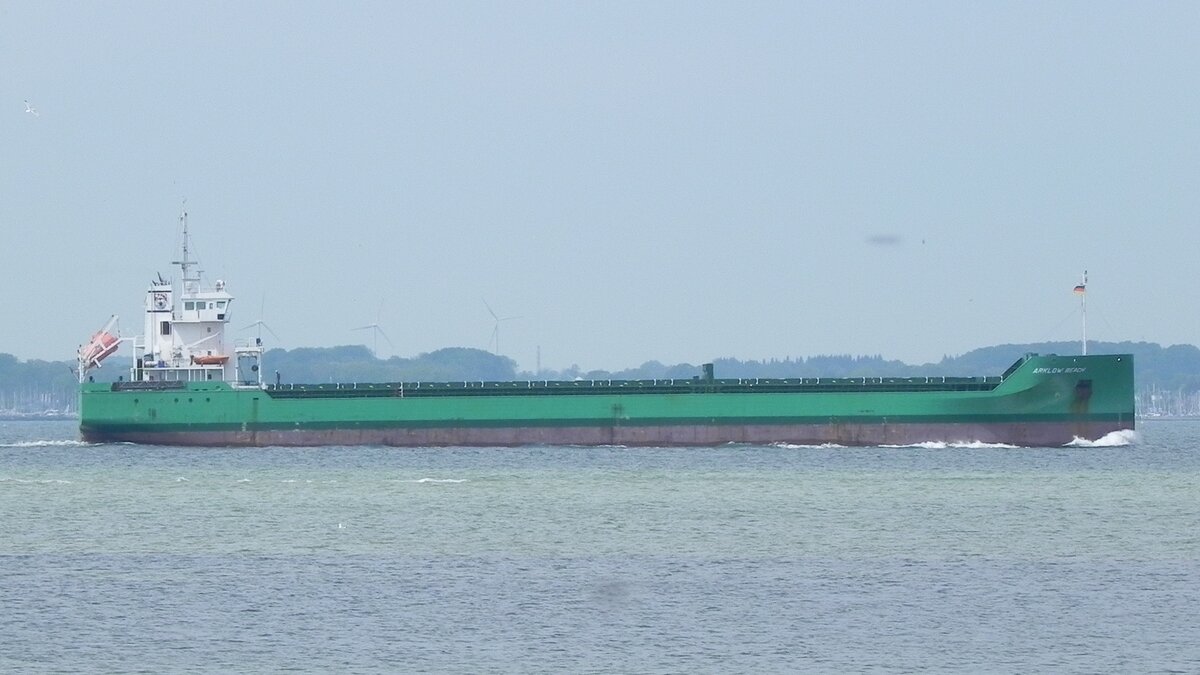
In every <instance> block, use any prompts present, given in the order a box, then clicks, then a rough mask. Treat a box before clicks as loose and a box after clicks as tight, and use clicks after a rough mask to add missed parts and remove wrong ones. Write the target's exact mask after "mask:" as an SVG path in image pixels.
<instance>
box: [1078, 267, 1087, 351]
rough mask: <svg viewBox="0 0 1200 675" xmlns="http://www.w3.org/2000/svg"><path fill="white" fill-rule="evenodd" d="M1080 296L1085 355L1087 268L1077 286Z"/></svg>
mask: <svg viewBox="0 0 1200 675" xmlns="http://www.w3.org/2000/svg"><path fill="white" fill-rule="evenodd" d="M1075 293H1076V295H1078V296H1079V309H1080V314H1081V315H1082V317H1083V355H1084V356H1087V270H1084V271H1083V280H1082V281H1080V282H1079V285H1078V286H1076V287H1075Z"/></svg>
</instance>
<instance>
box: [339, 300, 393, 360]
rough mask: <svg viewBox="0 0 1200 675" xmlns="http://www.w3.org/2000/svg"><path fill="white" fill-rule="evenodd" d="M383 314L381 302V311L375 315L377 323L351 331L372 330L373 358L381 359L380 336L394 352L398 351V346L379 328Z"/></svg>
mask: <svg viewBox="0 0 1200 675" xmlns="http://www.w3.org/2000/svg"><path fill="white" fill-rule="evenodd" d="M382 312H383V303H382V302H381V303H379V311H378V312H376V313H375V323H369V324H367V325H365V326H359V327H358V328H351V329H350V330H370V331H371V332H372V333H373V334H374V336H373V344H374V345H375V346H374V347H373V348H372V349H371V356H374V357H375V358H379V336H380V335H382V336H383V339H384V341H386V342H387V343H388V346H389V347H391V348H392V351H396V346H395V345H393V344H392V341H391V339H389V338H388V336H387V333H385V332H383V329H382V328H380V327H379V317H380V315H381V314H382Z"/></svg>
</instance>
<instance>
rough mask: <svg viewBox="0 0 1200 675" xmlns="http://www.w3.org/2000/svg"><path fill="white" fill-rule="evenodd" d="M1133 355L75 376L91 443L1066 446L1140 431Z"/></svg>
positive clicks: (83, 428)
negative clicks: (220, 378)
mask: <svg viewBox="0 0 1200 675" xmlns="http://www.w3.org/2000/svg"><path fill="white" fill-rule="evenodd" d="M1133 399H1134V395H1133V359H1132V357H1131V356H1129V355H1112V356H1074V357H1070V356H1032V357H1027V358H1024V359H1022V360H1021V361H1019V362H1018V363H1017V364H1014V366H1013V368H1010V369H1009V371H1008V372H1006V373H1005V374H1004V375H1003V376H997V377H986V378H941V379H940V380H939V379H938V378H903V379H894V378H893V379H881V378H868V379H862V378H858V379H819V380H818V379H811V380H810V379H804V380H757V379H756V380H686V381H636V382H625V381H605V382H590V383H589V382H544V383H538V382H495V383H484V382H480V383H408V384H394V385H310V386H301V385H296V386H289V385H284V386H282V387H272V388H266V389H262V388H257V387H250V388H245V387H242V388H239V387H234V386H231V385H229V384H227V383H224V382H187V383H184V382H177V383H164V382H158V383H154V382H151V383H140V382H139V383H118V384H114V385H108V384H96V383H85V384H84V385H83V389H82V392H81V402H80V410H81V417H80V432H81V436H82V437H83V439H84V440H86V441H89V442H132V443H149V444H165V445H193V446H327V445H385V446H414V447H418V446H516V445H620V446H713V445H721V444H726V443H749V444H769V443H781V444H797V445H821V444H836V445H846V446H867V445H909V444H915V443H922V442H945V443H971V442H981V443H1003V444H1010V445H1020V446H1061V445H1064V444H1066V443H1070V442H1071V441H1073V440H1074V439H1076V438H1080V439H1089V440H1095V439H1099V438H1101V437H1103V436H1105V435H1106V434H1109V433H1111V432H1114V431H1121V430H1130V429H1133V428H1134V405H1133Z"/></svg>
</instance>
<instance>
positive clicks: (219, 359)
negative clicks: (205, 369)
mask: <svg viewBox="0 0 1200 675" xmlns="http://www.w3.org/2000/svg"><path fill="white" fill-rule="evenodd" d="M228 360H229V357H228V356H227V355H225V354H209V355H207V356H195V357H192V362H193V363H195V364H196V365H198V366H221V365H224V364H225V362H226V361H228Z"/></svg>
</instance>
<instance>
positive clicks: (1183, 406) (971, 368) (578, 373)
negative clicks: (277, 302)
mask: <svg viewBox="0 0 1200 675" xmlns="http://www.w3.org/2000/svg"><path fill="white" fill-rule="evenodd" d="M1079 349H1080V345H1079V343H1077V342H1041V343H1030V344H1007V345H996V346H992V347H982V348H979V349H975V350H972V351H969V352H967V353H965V354H962V355H959V356H945V357H943V358H942V360H941V361H938V362H936V363H927V364H922V365H911V364H907V363H904V362H902V361H896V360H889V359H884V358H883V357H882V356H879V355H874V356H852V355H825V356H811V357H798V358H784V359H765V360H741V359H736V358H731V357H729V358H717V359H714V360H713V364H714V370H715V372H716V376H717V377H718V378H754V377H762V378H766V377H770V378H782V377H921V376H941V375H946V376H974V375H999V374H1000V373H1003V372H1004V371H1005V370H1006V369H1007V368H1008V367H1009V366H1010V365H1012V364H1013V363H1014V362H1015V361H1016V360H1017V359H1019V358H1020V357H1021V356H1022V355H1024V354H1027V353H1031V352H1032V353H1039V354H1078V353H1079ZM1088 351H1089V353H1093V354H1104V353H1109V354H1112V353H1121V354H1133V356H1134V369H1135V377H1136V382H1137V388H1138V408H1139V411H1140V412H1143V413H1146V414H1155V415H1197V414H1200V348H1197V347H1196V346H1194V345H1172V346H1169V347H1163V346H1161V345H1158V344H1156V343H1151V342H1090V343H1088ZM263 362H264V364H265V370H264V377H263V380H264V381H265V382H267V383H274V382H276V381H278V382H281V383H296V384H300V383H322V382H414V381H426V382H431V381H463V380H467V381H478V380H485V381H503V380H574V379H585V380H608V379H624V380H649V379H690V378H692V377H693V376H696V375H700V374H701V366H700V364H691V363H678V364H671V365H668V364H664V363H661V362H659V361H647V362H645V363H643V364H642V365H640V366H637V367H635V368H627V369H624V370H618V371H606V370H584V369H582V368H580V367H579V366H578V365H572V366H570V367H567V368H563V369H561V370H554V369H543V370H541V371H539V372H530V371H522V370H520V369H519V368H518V366H517V363H516V362H515V361H513V360H512V359H510V358H508V357H506V356H500V355H497V354H492V353H491V352H487V351H484V350H481V349H471V348H466V347H449V348H446V349H438V350H435V351H432V352H427V353H424V354H419V355H417V356H414V357H400V356H393V357H391V358H389V359H378V358H376V357H375V356H374V355H372V353H371V351H370V350H369V349H367V348H366V347H365V346H361V345H344V346H339V347H302V348H297V349H290V350H287V349H272V350H269V351H268V352H267V353H266V354H265V356H264V359H263ZM129 365H130V363H129V359H128V358H122V357H113V358H110V359H109V360H108V361H106V362H105V364H104V367H103V368H100V369H98V370H95V371H93V372H92V373H89V375H91V376H92V377H93V378H94V379H95V380H96V381H97V382H104V381H115V380H117V379H118V378H119V377H125V376H127V375H128V372H129ZM73 368H74V364H73V363H71V362H63V361H39V360H30V361H20V360H19V359H17V358H16V357H15V356H12V355H10V354H3V353H0V415H27V414H44V413H46V412H47V411H56V412H63V413H70V412H72V411H74V409H75V408H76V406H77V396H76V391H77V384H76V382H77V377H76V375H75V373H74V371H73Z"/></svg>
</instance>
